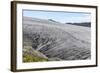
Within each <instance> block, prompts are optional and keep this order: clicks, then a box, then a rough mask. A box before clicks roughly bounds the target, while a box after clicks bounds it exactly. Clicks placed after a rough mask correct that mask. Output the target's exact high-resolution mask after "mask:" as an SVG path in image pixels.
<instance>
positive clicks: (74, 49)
mask: <svg viewBox="0 0 100 73" xmlns="http://www.w3.org/2000/svg"><path fill="white" fill-rule="evenodd" d="M90 37H91V33H90V28H89V27H83V26H76V25H70V24H62V23H60V22H56V21H53V20H51V19H49V20H44V19H39V18H30V17H23V47H24V48H23V51H26V49H29V48H31V49H33V50H36V51H38V52H40V53H42V54H43V55H45V56H46V57H47V58H48V60H46V61H55V60H85V59H90V58H91V52H90V51H91V50H90V46H91V43H90V42H91V38H90ZM28 52H30V51H29V50H28ZM23 54H24V53H23Z"/></svg>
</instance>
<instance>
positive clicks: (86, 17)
mask: <svg viewBox="0 0 100 73" xmlns="http://www.w3.org/2000/svg"><path fill="white" fill-rule="evenodd" d="M23 16H27V17H33V18H41V19H53V20H55V21H58V22H61V23H68V22H71V23H75V22H76V23H79V22H90V21H91V14H90V13H79V12H63V11H62V12H61V11H56V12H55V11H39V10H38V11H37V10H23Z"/></svg>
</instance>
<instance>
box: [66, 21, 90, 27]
mask: <svg viewBox="0 0 100 73" xmlns="http://www.w3.org/2000/svg"><path fill="white" fill-rule="evenodd" d="M66 24H71V25H78V26H85V27H91V22H82V23H66Z"/></svg>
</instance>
